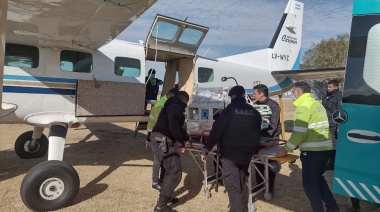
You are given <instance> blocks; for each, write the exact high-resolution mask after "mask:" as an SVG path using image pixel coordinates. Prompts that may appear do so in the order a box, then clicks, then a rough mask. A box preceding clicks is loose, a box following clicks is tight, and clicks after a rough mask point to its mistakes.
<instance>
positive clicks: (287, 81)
mask: <svg viewBox="0 0 380 212" xmlns="http://www.w3.org/2000/svg"><path fill="white" fill-rule="evenodd" d="M293 83H294V80H292V79H291V78H289V77H287V78H286V79H284V80H283V81H282V82H280V83H279V84H278V85H275V86H272V87H269V88H268V91H269V93H270V92H274V91H279V90H281V89H283V88H286V87H289V86H290V85H292V84H293ZM245 92H247V93H249V94H251V93H253V88H252V89H245Z"/></svg>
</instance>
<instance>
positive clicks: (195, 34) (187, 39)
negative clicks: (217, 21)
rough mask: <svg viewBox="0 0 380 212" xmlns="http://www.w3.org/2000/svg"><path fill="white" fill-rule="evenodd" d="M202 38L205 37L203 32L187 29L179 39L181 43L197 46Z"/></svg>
mask: <svg viewBox="0 0 380 212" xmlns="http://www.w3.org/2000/svg"><path fill="white" fill-rule="evenodd" d="M202 36H203V32H202V31H199V30H196V29H191V28H186V29H185V30H183V33H182V34H181V37H180V38H179V42H180V43H183V44H187V45H193V46H195V45H197V44H198V43H199V41H200V40H201V38H202Z"/></svg>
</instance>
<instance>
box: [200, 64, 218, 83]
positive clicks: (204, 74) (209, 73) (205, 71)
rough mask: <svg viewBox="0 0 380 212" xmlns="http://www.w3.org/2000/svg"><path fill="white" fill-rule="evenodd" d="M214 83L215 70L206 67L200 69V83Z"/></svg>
mask: <svg viewBox="0 0 380 212" xmlns="http://www.w3.org/2000/svg"><path fill="white" fill-rule="evenodd" d="M213 81H214V70H213V69H211V68H204V67H199V68H198V82H199V83H205V82H213Z"/></svg>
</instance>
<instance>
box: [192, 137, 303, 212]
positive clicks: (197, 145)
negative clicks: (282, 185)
mask: <svg viewBox="0 0 380 212" xmlns="http://www.w3.org/2000/svg"><path fill="white" fill-rule="evenodd" d="M201 134H202V135H203V133H201ZM204 139H205V137H203V136H200V138H198V139H192V140H191V142H189V143H187V150H188V152H189V154H190V155H191V156H192V158H193V159H194V161H195V163H196V164H197V166H198V168H199V169H200V170H201V171H202V172H203V175H204V194H205V196H206V198H209V197H210V190H209V188H208V184H209V183H215V191H216V192H218V183H219V176H220V173H218V172H219V170H222V166H221V164H220V160H219V159H220V155H219V153H218V149H217V147H214V148H213V149H212V151H210V152H209V155H211V156H212V157H211V158H212V159H213V160H214V162H215V163H216V165H215V166H216V167H219V168H216V169H215V174H214V175H208V168H207V163H203V162H202V161H200V160H199V156H200V154H201V153H202V148H203V140H204ZM284 143H285V141H284V140H279V139H272V138H265V137H263V138H261V140H260V146H261V150H265V149H266V148H273V147H278V148H280V147H281V146H280V145H282V144H284ZM261 150H260V152H262V153H265V154H260V152H259V154H257V155H255V156H254V157H253V158H252V160H251V164H250V166H249V169H248V173H249V176H248V183H247V186H248V192H249V200H248V209H249V211H250V212H253V211H255V206H254V204H253V201H252V199H253V197H254V196H256V195H258V194H259V193H261V192H264V198H265V199H266V200H271V199H272V194H271V193H270V192H269V184H268V179H269V177H268V176H269V171H274V172H278V171H279V170H280V166H279V164H278V163H285V162H290V163H293V162H295V161H296V160H297V159H298V156H296V155H292V154H287V155H286V156H284V157H279V158H277V157H272V155H268V152H265V151H261ZM274 151H276V150H275V148H274ZM257 164H263V165H264V167H265V169H264V173H261V172H260V171H259V170H258V168H257V167H256V165H257ZM254 170H255V171H256V172H258V173H259V175H260V177H262V179H263V182H262V183H260V184H259V185H255V186H252V180H253V177H252V176H253V175H254V174H255V172H254ZM210 178H213V180H210ZM257 188H259V189H257Z"/></svg>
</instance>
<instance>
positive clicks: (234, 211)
mask: <svg viewBox="0 0 380 212" xmlns="http://www.w3.org/2000/svg"><path fill="white" fill-rule="evenodd" d="M228 95H229V96H230V97H231V104H229V105H228V106H227V107H226V108H225V109H224V110H223V111H222V112H221V114H220V116H219V117H218V118H217V119H216V120H215V122H214V124H213V125H212V130H211V132H210V135H209V137H208V139H207V142H206V143H205V145H204V147H203V151H202V156H201V159H202V161H203V162H204V163H205V162H206V157H207V154H208V152H209V151H210V150H211V149H212V147H213V146H215V144H216V143H218V146H219V148H220V155H221V163H222V164H223V178H224V186H225V188H226V190H227V192H228V197H229V200H230V205H231V210H230V211H231V212H242V211H244V210H245V209H246V208H245V207H244V204H243V200H242V191H243V185H244V184H245V177H246V176H247V175H248V167H249V164H250V162H251V159H252V156H253V155H254V154H255V153H257V152H258V151H259V142H260V133H261V116H260V113H259V112H258V111H257V110H256V109H255V108H253V107H252V105H250V104H248V103H247V102H246V100H245V89H244V88H243V87H242V86H235V87H233V88H232V89H231V90H230V92H229V94H228Z"/></svg>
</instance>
